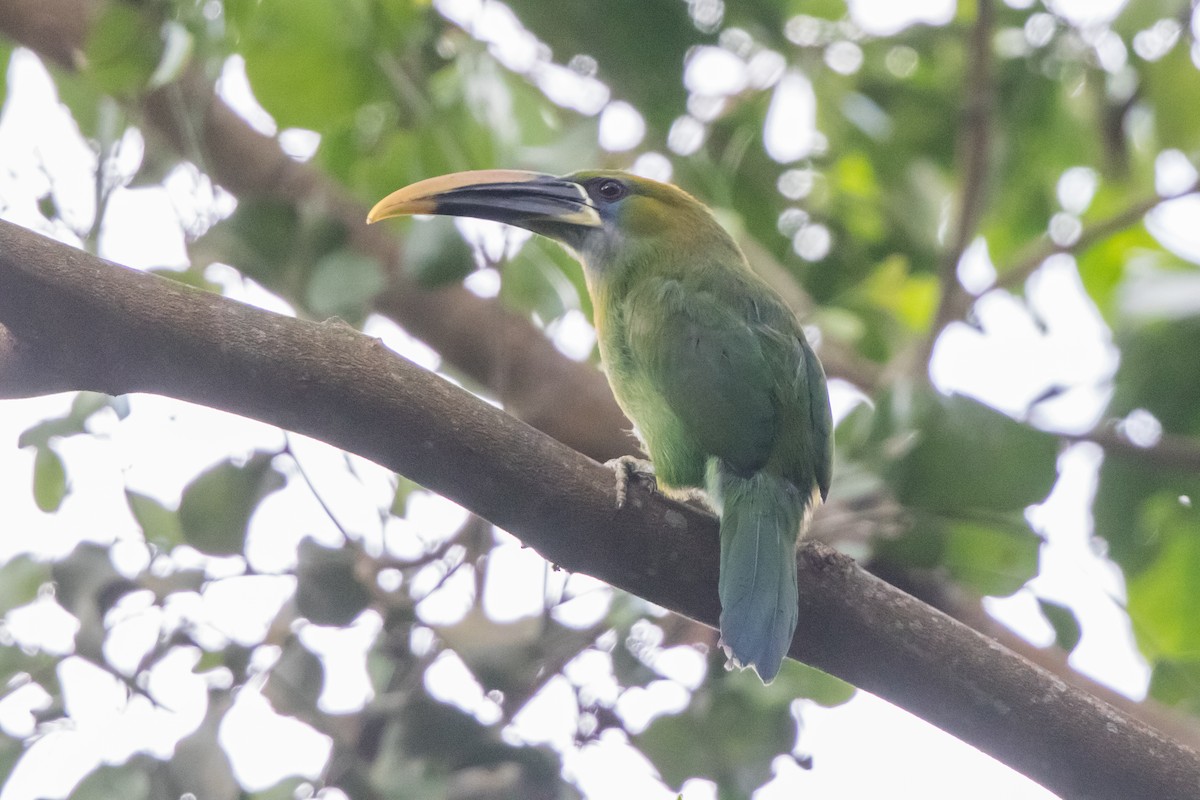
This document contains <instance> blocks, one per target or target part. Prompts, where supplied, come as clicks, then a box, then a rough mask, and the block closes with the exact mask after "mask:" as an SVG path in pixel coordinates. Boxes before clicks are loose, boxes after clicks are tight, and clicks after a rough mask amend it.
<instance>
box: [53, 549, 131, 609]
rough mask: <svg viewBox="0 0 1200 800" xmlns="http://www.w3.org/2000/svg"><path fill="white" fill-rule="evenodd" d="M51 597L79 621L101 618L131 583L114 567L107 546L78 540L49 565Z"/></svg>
mask: <svg viewBox="0 0 1200 800" xmlns="http://www.w3.org/2000/svg"><path fill="white" fill-rule="evenodd" d="M50 575H51V577H52V578H53V579H54V596H55V598H56V599H57V600H58V602H59V603H60V604H61V605H62V607H63V608H65V609H66V610H67V611H70V612H71V613H72V614H74V615H75V616H76V617H78V618H80V619H81V620H85V621H86V620H90V619H92V618H93V617H96V618H97V621H98V618H101V617H103V616H104V614H105V613H106V612H107V611H108V609H110V608H111V607H112V606H113V604H115V603H116V602H117V601H118V600H120V599H121V597H123V596H124V595H125V594H126V593H127V592H129V591H130V590H132V589H133V588H135V587H134V584H133V583H132V582H131V581H130V580H129V579H128V578H126V577H125V576H124V575H122V574H121V573H119V572H117V569H116V567H114V566H113V563H112V559H111V558H109V554H108V548H106V547H104V546H102V545H98V544H95V543H94V542H80V543H79V544H78V545H76V547H75V549H74V550H72V551H71V552H70V553H69V554H68V555H67V556H66V557H65V558H62V559H60V560H58V561H56V562H54V563H53V564H52V565H51V567H50Z"/></svg>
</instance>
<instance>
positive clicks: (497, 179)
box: [367, 169, 603, 236]
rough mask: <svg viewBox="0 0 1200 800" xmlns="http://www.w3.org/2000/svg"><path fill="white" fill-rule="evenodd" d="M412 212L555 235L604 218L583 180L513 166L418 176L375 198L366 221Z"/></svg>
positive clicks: (593, 224) (588, 226)
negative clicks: (398, 187) (517, 168)
mask: <svg viewBox="0 0 1200 800" xmlns="http://www.w3.org/2000/svg"><path fill="white" fill-rule="evenodd" d="M409 214H439V215H444V216H451V217H475V218H477V219H489V220H495V221H496V222H504V223H507V224H509V225H516V226H518V227H521V228H526V229H528V230H531V231H534V232H536V233H543V234H546V235H551V236H553V235H555V233H556V232H558V231H559V230H560V229H562V228H580V227H582V228H597V227H600V226H601V225H602V224H603V222H602V220H601V217H600V212H599V211H597V210H596V207H595V206H594V205H593V204H592V201H591V199H590V198H589V196H588V192H587V189H585V188H584V187H583V186H581V185H580V184H578V183H576V182H574V181H572V180H568V179H566V178H560V177H557V176H554V175H543V174H542V173H539V172H525V171H523V170H510V169H485V170H474V171H471V172H456V173H453V174H451V175H442V176H440V177H437V178H429V179H427V180H423V181H419V182H418V183H414V184H412V185H411V186H406V187H404V188H403V189H398V190H396V191H394V192H392V193H391V194H389V195H388V196H387V197H385V198H383V199H382V200H380V201H379V202H378V203H376V204H375V207H374V208H372V209H371V213H370V214H368V215H367V222H378V221H379V220H381V219H389V218H391V217H400V216H405V215H409Z"/></svg>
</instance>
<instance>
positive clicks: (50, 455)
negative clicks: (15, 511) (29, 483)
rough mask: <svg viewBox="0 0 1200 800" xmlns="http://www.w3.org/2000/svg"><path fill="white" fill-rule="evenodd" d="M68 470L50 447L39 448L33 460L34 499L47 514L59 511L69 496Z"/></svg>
mask: <svg viewBox="0 0 1200 800" xmlns="http://www.w3.org/2000/svg"><path fill="white" fill-rule="evenodd" d="M67 491H68V487H67V468H66V467H65V466H64V465H63V462H62V458H60V457H59V455H58V453H56V452H54V449H53V448H51V447H50V446H49V445H46V446H44V447H39V448H38V449H37V455H36V456H34V459H33V499H34V502H36V503H37V507H38V508H40V509H41V510H42V511H45V512H46V513H50V512H53V511H57V510H58V509H59V508H60V507H61V506H62V502H63V500H64V499H65V498H66V496H67Z"/></svg>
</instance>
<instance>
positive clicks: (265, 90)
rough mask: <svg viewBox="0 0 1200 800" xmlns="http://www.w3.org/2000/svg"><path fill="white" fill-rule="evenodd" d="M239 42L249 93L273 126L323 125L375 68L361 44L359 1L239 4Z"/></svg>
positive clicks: (346, 107)
mask: <svg viewBox="0 0 1200 800" xmlns="http://www.w3.org/2000/svg"><path fill="white" fill-rule="evenodd" d="M237 5H240V6H241V7H242V8H241V10H235V11H234V13H233V15H232V16H231V19H232V20H234V21H236V22H237V28H238V31H239V34H240V35H239V45H240V50H241V53H242V55H243V56H244V57H245V59H246V75H247V77H249V79H250V85H251V87H252V88H253V89H254V95H255V97H256V98H257V99H258V101H259V102H260V103H262V105H263V107H264V108H266V109H267V111H269V112H270V113H271V116H273V117H274V118H275V121H276V122H277V123H278V124H279V126H280V127H281V128H291V127H296V128H308V129H311V130H315V131H324V130H326V129H328V128H329V127H331V126H333V125H336V124H339V123H343V122H345V121H346V120H348V119H350V118H351V117H352V115H353V113H354V112H355V111H356V110H357V109H358V107H359V106H360V105H361V104H362V103H363V102H364V101H365V100H366V99H367V97H368V95H369V93H370V88H371V85H372V82H373V80H374V79H375V76H377V75H379V74H380V73H379V69H378V67H377V66H376V65H375V64H374V63H373V62H372V61H371V58H372V53H371V51H370V50H369V49H366V48H364V47H362V42H361V37H363V36H365V35H367V33H368V31H367V29H366V28H367V26H368V25H369V22H368V20H367V19H366V17H365V16H362V15H361V11H360V10H361V8H362V4H359V3H329V2H326V1H325V0H261V2H256V3H240V4H237Z"/></svg>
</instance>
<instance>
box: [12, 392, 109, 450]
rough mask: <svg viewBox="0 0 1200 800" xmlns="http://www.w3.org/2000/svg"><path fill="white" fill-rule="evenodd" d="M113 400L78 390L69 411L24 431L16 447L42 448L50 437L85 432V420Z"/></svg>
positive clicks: (107, 406)
mask: <svg viewBox="0 0 1200 800" xmlns="http://www.w3.org/2000/svg"><path fill="white" fill-rule="evenodd" d="M113 402H114V400H113V398H111V397H109V396H108V395H104V394H100V393H99V392H80V393H79V394H77V395H75V399H74V400H73V401H72V402H71V410H70V411H68V412H67V413H66V414H64V415H63V416H61V417H53V418H51V419H47V420H43V421H42V422H39V423H38V424H37V425H34V426H33V427H32V428H29V429H28V430H26V431H24V432H23V433H22V434H21V436H20V438H19V439H17V447H38V448H44V447H46V446H47V445H49V443H50V440H51V439H54V438H58V437H64V436H75V435H76V434H80V433H87V421H88V420H89V419H91V417H92V415H93V414H95V413H96V412H97V411H100V410H101V409H104V408H109V407H110V406H112V404H113Z"/></svg>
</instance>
